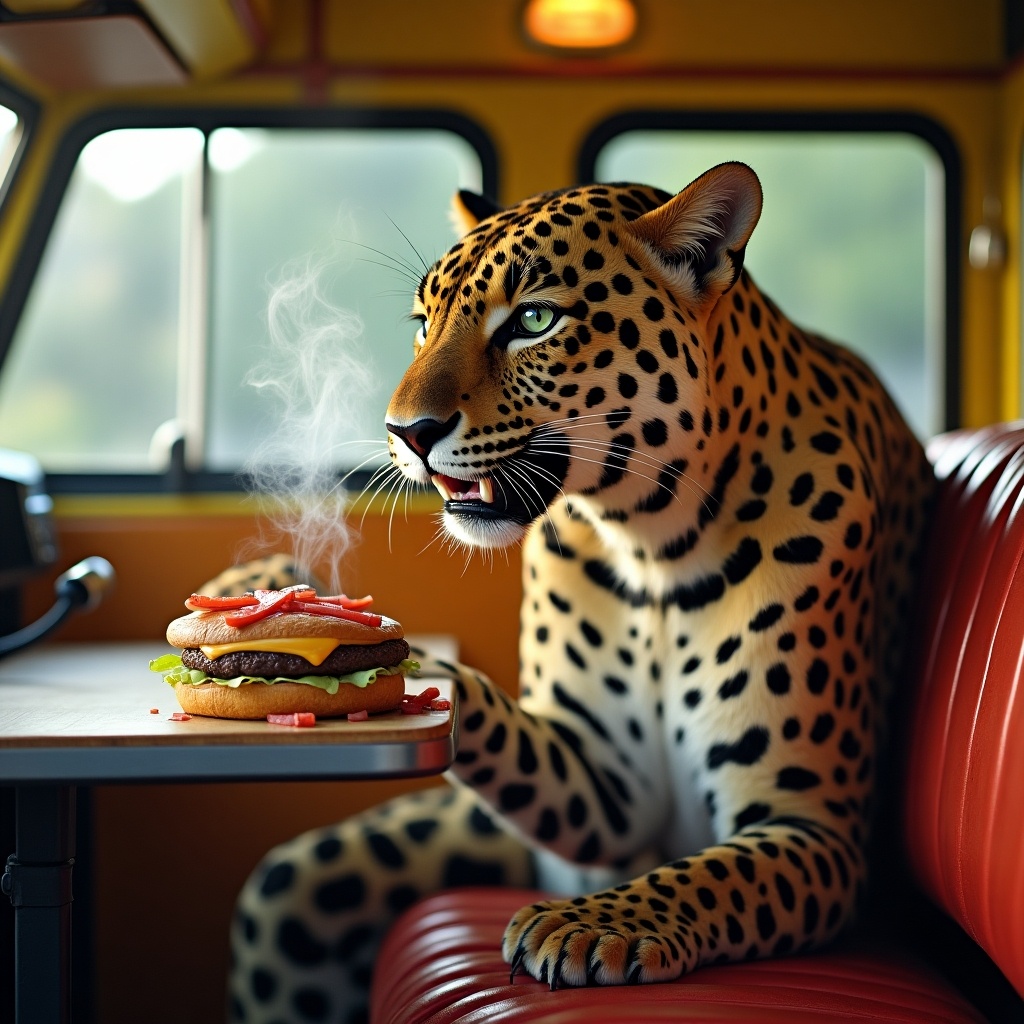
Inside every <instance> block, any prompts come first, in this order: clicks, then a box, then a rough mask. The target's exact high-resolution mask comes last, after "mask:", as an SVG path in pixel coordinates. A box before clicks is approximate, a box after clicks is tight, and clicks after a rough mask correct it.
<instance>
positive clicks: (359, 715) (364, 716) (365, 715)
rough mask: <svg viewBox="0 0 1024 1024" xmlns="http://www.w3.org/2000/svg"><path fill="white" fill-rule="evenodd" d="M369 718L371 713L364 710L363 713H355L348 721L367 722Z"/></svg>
mask: <svg viewBox="0 0 1024 1024" xmlns="http://www.w3.org/2000/svg"><path fill="white" fill-rule="evenodd" d="M369 717H370V712H369V711H366V710H365V709H364V710H363V711H353V712H352V713H351V714H350V715H349V716H348V720H349V721H350V722H365V721H366V720H367V719H368V718H369Z"/></svg>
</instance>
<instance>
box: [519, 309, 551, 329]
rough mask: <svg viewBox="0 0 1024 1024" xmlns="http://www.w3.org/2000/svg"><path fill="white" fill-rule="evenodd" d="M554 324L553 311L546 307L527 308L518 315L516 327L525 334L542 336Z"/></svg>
mask: <svg viewBox="0 0 1024 1024" xmlns="http://www.w3.org/2000/svg"><path fill="white" fill-rule="evenodd" d="M554 322H555V311H554V310H553V309H548V308H547V306H527V307H526V308H525V309H524V310H523V311H522V312H521V313H520V314H519V322H518V326H519V328H520V330H522V331H523V332H524V333H526V334H543V333H544V332H545V331H546V330H547V329H548V328H549V327H550V326H551V325H552V324H553V323H554Z"/></svg>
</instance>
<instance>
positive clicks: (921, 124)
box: [576, 109, 963, 430]
mask: <svg viewBox="0 0 1024 1024" xmlns="http://www.w3.org/2000/svg"><path fill="white" fill-rule="evenodd" d="M659 130H660V131H700V132H762V133H764V134H770V133H772V132H790V133H801V132H807V133H811V132H829V133H833V134H840V133H849V134H851V135H854V134H858V133H868V132H870V133H873V134H903V135H914V136H916V137H917V138H919V139H921V140H922V141H923V142H926V143H927V144H928V145H929V146H931V148H932V150H933V151H934V152H935V155H936V156H937V157H938V158H939V160H941V161H942V166H943V172H944V175H945V181H944V195H943V216H944V217H945V224H944V225H943V235H944V246H943V260H942V268H943V275H944V281H945V295H944V296H943V305H942V313H943V320H944V322H943V329H942V344H943V352H942V357H941V361H940V365H939V367H938V370H939V372H940V373H941V374H942V384H941V388H940V392H939V395H938V396H937V398H938V404H939V409H940V412H941V416H942V423H941V427H940V429H941V430H953V429H955V428H957V427H959V426H960V423H961V419H960V418H961V396H960V384H961V372H960V358H961V335H962V329H961V303H962V295H961V290H962V278H963V269H962V265H961V244H960V238H961V234H962V231H963V216H962V213H961V205H962V195H963V187H962V169H961V158H960V150H959V148H958V147H957V144H956V142H955V140H954V138H953V136H952V135H951V134H950V132H949V131H948V130H947V129H946V128H945V127H944V126H943V125H942V124H940V123H939V122H938V121H935V120H933V119H932V118H930V117H927V116H926V115H923V114H919V113H916V112H913V111H876V110H860V111H843V112H824V111H815V110H794V111H779V110H775V111H764V110H649V109H638V110H634V111H624V112H622V113H619V114H616V115H614V116H613V117H610V118H607V119H606V120H604V121H601V122H599V123H598V124H597V125H595V126H594V127H593V128H592V129H591V130H590V132H589V133H588V134H587V136H586V138H585V139H584V140H583V142H582V144H581V145H580V148H579V150H578V153H577V160H576V173H577V179H578V180H579V181H580V182H591V181H594V180H595V176H596V174H595V172H596V167H597V160H598V156H599V154H600V152H601V150H602V149H603V148H604V146H605V145H607V144H608V143H609V142H611V141H612V140H613V139H614V138H616V137H617V136H619V135H622V134H624V133H626V132H634V131H659Z"/></svg>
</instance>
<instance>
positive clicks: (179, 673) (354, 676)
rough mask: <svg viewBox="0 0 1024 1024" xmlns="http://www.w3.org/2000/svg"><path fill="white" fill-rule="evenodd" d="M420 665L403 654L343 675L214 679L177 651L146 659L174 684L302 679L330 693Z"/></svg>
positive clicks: (404, 672)
mask: <svg viewBox="0 0 1024 1024" xmlns="http://www.w3.org/2000/svg"><path fill="white" fill-rule="evenodd" d="M419 667H420V663H419V662H418V661H413V660H412V659H411V658H406V659H405V660H404V661H402V662H400V663H399V664H398V665H392V666H391V667H390V668H387V667H384V666H380V667H378V668H366V669H362V670H361V671H359V672H348V673H346V674H345V675H343V676H299V677H298V678H297V679H292V678H288V677H286V676H275V677H274V678H273V679H268V678H264V677H263V676H235V677H234V678H233V679H215V678H214V677H213V676H208V675H206V674H205V673H204V672H200V671H199V669H195V668H188V667H187V666H185V665H183V664H182V663H181V655H180V654H164V655H162V656H161V657H159V658H154V660H153V661H151V662H150V663H149V668H150V671H152V672H162V673H163V677H164V681H165V682H167V683H169V684H170V685H171V686H175V685H177V684H178V683H185V684H186V685H189V686H199V685H201V684H202V683H217V684H218V685H219V686H230V687H231V688H232V689H237V688H238V687H239V686H245V685H247V684H248V683H265V684H267V685H268V686H273V684H274V683H305V684H306V685H307V686H316V687H319V689H321V690H326V691H327V692H328V693H331V694H334V693H337V692H338V686H339V685H340V684H341V683H351V684H352V685H353V686H358V687H360V689H362V688H364V687H366V686H369V685H370V683H372V682H373V681H374V680H375V679H376V678H377V677H378V676H396V675H399V674H400V673H401V674H402V675H409V674H410V673H412V672H417V671H419Z"/></svg>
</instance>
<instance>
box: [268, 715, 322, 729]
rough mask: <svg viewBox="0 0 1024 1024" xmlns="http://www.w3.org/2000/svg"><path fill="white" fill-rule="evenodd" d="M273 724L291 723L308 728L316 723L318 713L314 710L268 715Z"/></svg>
mask: <svg viewBox="0 0 1024 1024" xmlns="http://www.w3.org/2000/svg"><path fill="white" fill-rule="evenodd" d="M267 721H268V722H269V723H270V724H271V725H291V726H297V727H299V728H302V729H308V728H310V727H311V726H314V725H316V715H314V714H313V712H312V711H296V712H294V713H293V714H289V715H267Z"/></svg>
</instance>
